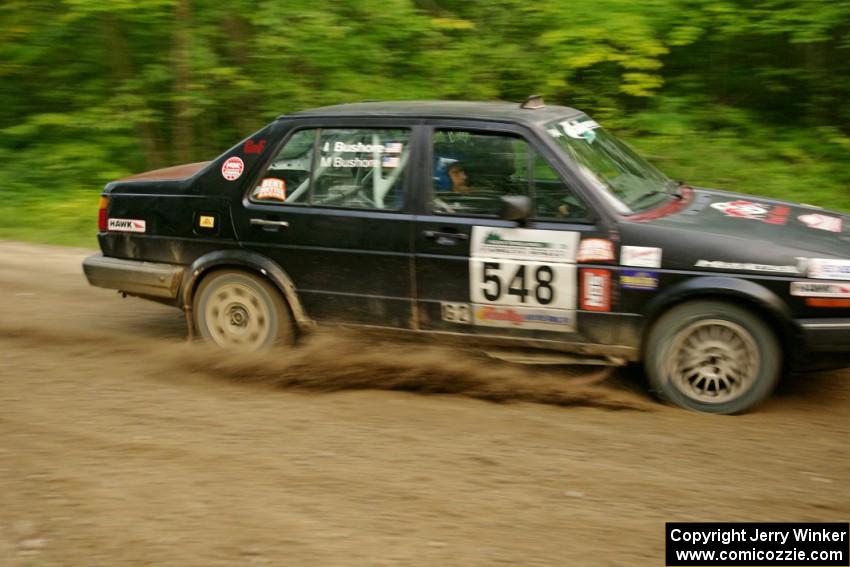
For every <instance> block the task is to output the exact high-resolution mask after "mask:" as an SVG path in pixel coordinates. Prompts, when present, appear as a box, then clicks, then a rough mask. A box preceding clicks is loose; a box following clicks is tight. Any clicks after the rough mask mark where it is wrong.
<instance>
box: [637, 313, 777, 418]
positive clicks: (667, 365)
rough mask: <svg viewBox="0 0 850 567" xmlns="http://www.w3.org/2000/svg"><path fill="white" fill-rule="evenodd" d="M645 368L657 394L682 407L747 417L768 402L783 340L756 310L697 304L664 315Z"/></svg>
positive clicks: (648, 348)
mask: <svg viewBox="0 0 850 567" xmlns="http://www.w3.org/2000/svg"><path fill="white" fill-rule="evenodd" d="M644 367H645V368H646V373H647V376H648V378H649V383H650V387H651V388H652V390H653V392H654V393H655V394H656V395H658V396H659V397H660V398H662V399H663V400H666V401H668V402H671V403H673V404H676V405H678V406H681V407H684V408H688V409H692V410H697V411H702V412H708V413H718V414H737V413H744V412H746V411H749V410H751V409H753V408H754V407H756V406H757V405H758V404H760V403H761V402H763V401H764V400H765V399H766V398H767V397H768V396H769V395H770V394H771V392H773V389H774V388H775V387H776V384H777V382H778V381H779V376H780V373H781V370H782V352H781V350H780V346H779V341H778V340H777V338H776V335H775V334H774V333H773V331H772V330H771V329H770V327H769V326H768V325H767V323H765V321H764V320H762V319H761V318H760V317H759V316H757V315H756V314H754V313H753V312H751V311H749V310H747V309H744V308H742V307H739V306H737V305H733V304H730V303H726V302H723V301H715V300H697V301H691V302H688V303H683V304H681V305H677V306H676V307H673V308H672V309H670V310H669V311H668V312H667V313H665V314H664V315H662V316H661V318H660V319H658V321H656V323H655V325H653V327H652V330H651V331H650V332H649V336H648V337H647V341H646V347H645V355H644Z"/></svg>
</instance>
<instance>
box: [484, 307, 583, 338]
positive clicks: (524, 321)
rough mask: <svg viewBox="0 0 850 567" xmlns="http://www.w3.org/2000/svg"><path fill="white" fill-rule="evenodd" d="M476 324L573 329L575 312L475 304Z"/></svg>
mask: <svg viewBox="0 0 850 567" xmlns="http://www.w3.org/2000/svg"><path fill="white" fill-rule="evenodd" d="M474 313H475V324H476V325H481V326H485V327H507V328H518V329H537V330H540V331H560V332H565V331H572V330H573V329H574V328H575V312H573V311H570V310H567V309H537V308H529V307H509V306H503V305H475V306H474Z"/></svg>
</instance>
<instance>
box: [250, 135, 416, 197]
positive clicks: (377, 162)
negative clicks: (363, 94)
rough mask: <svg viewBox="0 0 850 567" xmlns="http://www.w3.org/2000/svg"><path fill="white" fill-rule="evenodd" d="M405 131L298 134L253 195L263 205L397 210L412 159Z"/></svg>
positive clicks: (408, 137)
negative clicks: (410, 159) (409, 162)
mask: <svg viewBox="0 0 850 567" xmlns="http://www.w3.org/2000/svg"><path fill="white" fill-rule="evenodd" d="M409 142H410V131H409V130H407V129H374V128H333V129H312V130H301V131H299V132H296V133H295V134H294V135H293V136H292V137H291V138H290V139H289V141H288V142H287V143H286V144H285V145H284V147H283V148H282V149H281V150H280V152H279V153H278V155H277V156H276V157H275V159H274V160H273V161H272V163H271V165H270V166H269V168H268V170H267V171H266V172H265V174H264V175H263V177H262V178H261V179H260V181H259V183H258V184H257V186H256V187H255V188H254V190H253V191H252V194H251V199H252V200H254V201H260V202H264V203H269V202H272V203H274V202H276V203H285V204H288V205H289V204H296V205H299V204H300V205H312V206H326V207H343V208H356V209H390V210H392V209H399V208H400V207H401V204H402V198H403V195H404V171H405V169H406V167H407V162H408V159H409V157H410V143H409Z"/></svg>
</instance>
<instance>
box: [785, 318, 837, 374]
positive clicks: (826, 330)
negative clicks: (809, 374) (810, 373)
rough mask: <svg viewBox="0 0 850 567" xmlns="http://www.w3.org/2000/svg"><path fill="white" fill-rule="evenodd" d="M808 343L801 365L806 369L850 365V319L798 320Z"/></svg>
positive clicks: (805, 341)
mask: <svg viewBox="0 0 850 567" xmlns="http://www.w3.org/2000/svg"><path fill="white" fill-rule="evenodd" d="M797 323H798V325H799V326H800V329H801V331H802V334H803V337H802V338H803V341H804V344H805V345H806V347H805V351H804V353H803V356H802V357H801V360H800V363H801V364H800V366H802V367H803V368H806V369H820V368H823V369H826V368H843V367H848V366H850V319H845V318H841V319H838V318H834V319H833V318H830V319H801V320H797Z"/></svg>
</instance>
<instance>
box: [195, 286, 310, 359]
mask: <svg viewBox="0 0 850 567" xmlns="http://www.w3.org/2000/svg"><path fill="white" fill-rule="evenodd" d="M193 313H194V321H195V329H197V331H198V334H200V335H201V337H202V338H203V339H204V340H205V341H207V342H209V343H212V344H215V345H218V346H223V347H236V348H240V349H243V350H254V351H255V350H262V349H266V348H270V347H272V346H274V345H276V344H291V343H292V341H293V339H294V336H295V330H294V325H293V322H292V316H291V315H290V312H289V308H288V307H287V305H286V302H285V301H284V299H283V297H281V294H280V292H279V291H278V289H277V288H276V287H275V286H273V285H272V284H271V283H269V282H268V281H267V280H265V279H263V278H260V277H258V276H255V275H253V274H251V273H248V272H244V271H240V270H218V271H215V272H212V273H211V274H209V275H208V276H206V277H205V278H204V279H203V280H202V281H201V283H200V285H199V286H198V289H197V290H196V292H195V297H194V301H193Z"/></svg>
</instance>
